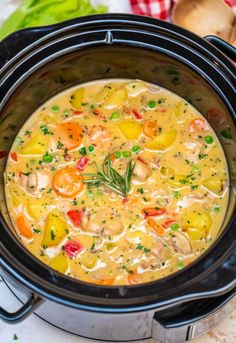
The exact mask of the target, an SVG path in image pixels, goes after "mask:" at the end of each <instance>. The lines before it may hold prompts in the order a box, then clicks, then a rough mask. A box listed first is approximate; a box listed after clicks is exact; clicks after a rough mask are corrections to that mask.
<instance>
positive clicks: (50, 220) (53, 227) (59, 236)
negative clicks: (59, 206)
mask: <svg viewBox="0 0 236 343" xmlns="http://www.w3.org/2000/svg"><path fill="white" fill-rule="evenodd" d="M67 234H68V226H67V223H66V221H65V220H64V219H63V217H62V215H61V213H60V212H59V211H58V210H53V211H52V212H50V213H49V214H48V216H47V219H46V223H45V226H44V233H43V239H42V246H47V247H53V246H56V245H58V244H59V243H60V242H61V241H62V240H63V239H64V238H65V237H66V236H67Z"/></svg>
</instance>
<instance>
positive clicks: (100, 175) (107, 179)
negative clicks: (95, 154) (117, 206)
mask: <svg viewBox="0 0 236 343" xmlns="http://www.w3.org/2000/svg"><path fill="white" fill-rule="evenodd" d="M134 166H135V163H133V162H132V161H130V162H129V163H128V164H127V168H126V171H125V174H124V176H122V175H121V174H120V173H118V171H117V170H115V169H114V168H113V167H112V161H111V156H110V155H108V156H107V157H106V158H105V160H104V162H103V164H102V166H101V167H99V166H98V165H97V164H96V167H97V173H86V174H82V176H88V177H91V178H87V179H84V180H82V182H83V183H87V184H88V186H90V187H98V186H101V185H103V186H106V187H107V188H109V189H111V190H112V191H114V192H116V193H118V194H120V195H121V196H123V197H126V196H127V194H128V193H129V191H130V185H131V177H132V173H133V170H134Z"/></svg>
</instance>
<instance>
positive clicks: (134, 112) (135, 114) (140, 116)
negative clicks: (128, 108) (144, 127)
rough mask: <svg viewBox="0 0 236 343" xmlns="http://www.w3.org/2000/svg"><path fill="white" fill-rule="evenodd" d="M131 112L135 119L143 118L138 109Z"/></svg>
mask: <svg viewBox="0 0 236 343" xmlns="http://www.w3.org/2000/svg"><path fill="white" fill-rule="evenodd" d="M132 112H133V114H134V116H135V118H136V119H143V117H142V115H141V114H140V113H139V112H138V111H136V110H133V111H132Z"/></svg>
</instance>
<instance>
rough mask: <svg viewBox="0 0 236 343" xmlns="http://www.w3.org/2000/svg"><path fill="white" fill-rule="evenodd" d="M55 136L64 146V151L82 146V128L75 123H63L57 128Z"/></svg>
mask: <svg viewBox="0 0 236 343" xmlns="http://www.w3.org/2000/svg"><path fill="white" fill-rule="evenodd" d="M55 136H56V139H58V140H59V141H60V142H61V143H62V144H63V145H62V149H68V150H73V149H75V148H77V147H78V146H79V145H80V144H81V141H82V128H81V126H80V125H79V124H78V123H74V122H66V123H61V124H59V125H57V127H56V130H55Z"/></svg>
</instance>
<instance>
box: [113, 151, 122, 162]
mask: <svg viewBox="0 0 236 343" xmlns="http://www.w3.org/2000/svg"><path fill="white" fill-rule="evenodd" d="M114 156H115V158H116V159H117V160H118V159H119V158H121V152H120V151H115V153H114Z"/></svg>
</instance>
